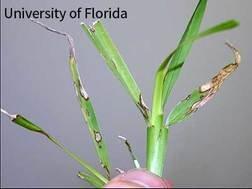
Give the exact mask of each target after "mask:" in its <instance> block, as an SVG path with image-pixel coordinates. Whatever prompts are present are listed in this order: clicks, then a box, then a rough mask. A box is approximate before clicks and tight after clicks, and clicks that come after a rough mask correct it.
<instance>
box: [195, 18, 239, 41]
mask: <svg viewBox="0 0 252 189" xmlns="http://www.w3.org/2000/svg"><path fill="white" fill-rule="evenodd" d="M237 26H239V22H238V21H236V20H227V21H225V22H222V23H220V24H218V25H216V26H213V27H211V28H209V29H206V30H205V31H202V32H200V33H199V34H198V35H197V38H202V37H206V36H209V35H212V34H214V33H219V32H221V31H225V30H230V29H233V28H236V27H237Z"/></svg>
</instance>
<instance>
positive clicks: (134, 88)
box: [81, 20, 149, 123]
mask: <svg viewBox="0 0 252 189" xmlns="http://www.w3.org/2000/svg"><path fill="white" fill-rule="evenodd" d="M81 27H82V29H83V31H84V32H85V33H86V34H87V35H88V37H89V39H90V40H91V41H92V43H93V44H94V46H95V47H96V48H97V50H98V51H99V53H100V54H101V56H102V57H103V58H104V60H105V62H106V64H107V66H108V67H109V68H110V70H111V71H112V73H113V74H114V75H115V76H116V78H117V79H118V80H119V81H120V82H121V84H122V85H123V87H124V88H125V89H126V90H127V91H128V93H129V94H130V96H131V98H132V100H133V101H134V103H135V104H136V106H137V107H138V108H139V110H140V111H141V113H142V114H143V116H144V118H145V120H146V122H147V123H148V119H149V110H148V107H147V106H146V105H145V103H144V101H143V97H142V94H141V91H140V89H139V87H138V85H137V83H136V81H135V80H134V78H133V76H132V74H131V73H130V71H129V69H128V66H127V65H126V63H125V62H124V60H123V58H122V56H121V54H120V53H119V51H118V49H117V47H116V46H115V44H114V43H113V41H112V39H111V37H110V36H109V34H108V32H107V31H106V29H105V27H104V26H103V24H102V23H101V22H100V21H99V20H98V21H96V22H95V23H94V24H93V25H92V26H87V25H86V24H84V23H81Z"/></svg>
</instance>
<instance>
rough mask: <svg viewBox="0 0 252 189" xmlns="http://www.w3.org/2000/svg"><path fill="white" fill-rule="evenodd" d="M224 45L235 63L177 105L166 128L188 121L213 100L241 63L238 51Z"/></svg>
mask: <svg viewBox="0 0 252 189" xmlns="http://www.w3.org/2000/svg"><path fill="white" fill-rule="evenodd" d="M226 44H227V45H228V47H230V48H231V49H232V50H233V52H234V55H235V62H234V63H231V64H228V65H226V66H225V67H224V68H222V69H221V70H220V71H219V73H218V74H217V75H215V76H214V77H213V78H212V79H211V80H210V81H209V82H207V83H205V84H204V85H201V86H200V87H199V88H198V89H195V90H194V91H193V92H192V93H191V94H190V95H188V96H187V97H186V98H185V99H184V100H182V101H181V102H180V103H178V104H177V105H176V106H175V107H174V108H173V109H172V111H171V113H170V114H169V116H168V118H167V121H166V125H167V126H171V125H174V124H176V123H179V122H182V121H184V120H186V119H188V118H189V117H190V116H191V114H192V113H193V112H195V111H197V110H198V109H199V108H200V107H202V106H203V105H205V104H206V103H207V102H208V101H209V100H210V99H212V98H213V96H214V95H215V94H216V92H217V91H218V90H219V89H220V87H221V85H222V84H223V82H224V80H225V79H226V78H227V77H228V76H229V75H230V74H232V73H233V72H234V71H235V70H236V69H237V68H238V66H239V64H240V62H241V57H240V54H239V52H238V50H237V49H236V48H234V47H233V46H232V45H231V44H229V43H226Z"/></svg>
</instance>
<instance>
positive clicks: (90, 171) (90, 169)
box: [1, 109, 108, 184]
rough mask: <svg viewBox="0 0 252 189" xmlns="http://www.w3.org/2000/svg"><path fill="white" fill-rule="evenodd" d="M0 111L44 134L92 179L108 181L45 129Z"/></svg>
mask: <svg viewBox="0 0 252 189" xmlns="http://www.w3.org/2000/svg"><path fill="white" fill-rule="evenodd" d="M1 112H2V113H4V114H5V115H7V116H8V117H9V118H10V119H11V121H12V122H14V123H16V124H17V125H19V126H21V127H23V128H25V129H27V130H29V131H32V132H36V133H40V134H42V135H44V136H46V137H47V138H48V139H49V140H50V141H51V142H53V143H54V144H56V145H57V146H58V147H59V148H60V149H62V150H63V151H64V152H65V153H66V154H67V155H68V156H70V157H71V158H72V159H74V160H75V161H77V162H78V163H79V164H80V165H81V166H82V167H83V168H84V169H85V170H86V171H88V173H89V174H90V175H92V177H93V179H94V180H95V181H96V182H101V183H104V184H105V183H107V182H108V180H107V179H106V178H105V177H104V176H102V175H101V174H100V173H99V172H98V171H97V170H95V169H94V168H93V167H92V166H91V165H89V164H88V163H87V162H85V161H84V160H82V159H81V158H79V157H78V156H77V155H75V154H74V153H72V152H71V151H69V150H68V149H67V148H65V147H64V146H63V145H62V144H61V143H60V142H58V140H57V139H56V138H54V137H53V136H52V135H50V134H48V133H47V132H46V131H44V130H43V129H42V128H41V127H39V126H38V125H37V124H34V123H33V122H31V121H30V120H28V119H27V118H25V117H24V116H22V115H19V114H14V115H12V114H9V113H8V112H6V111H5V110H3V109H1Z"/></svg>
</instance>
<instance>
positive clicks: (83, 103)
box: [32, 20, 110, 178]
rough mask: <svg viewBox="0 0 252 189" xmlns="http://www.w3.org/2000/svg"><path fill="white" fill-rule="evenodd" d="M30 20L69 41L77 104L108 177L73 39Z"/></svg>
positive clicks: (105, 161) (105, 156) (106, 161)
mask: <svg viewBox="0 0 252 189" xmlns="http://www.w3.org/2000/svg"><path fill="white" fill-rule="evenodd" d="M32 21H33V22H34V23H36V24H38V25H40V26H41V27H43V28H44V29H46V30H48V31H51V32H54V33H56V34H59V35H62V36H64V37H66V39H67V41H68V43H69V61H68V63H69V68H70V72H71V78H72V81H73V84H74V88H75V92H76V95H77V98H78V100H79V104H80V108H81V111H82V114H83V117H84V119H85V121H86V123H87V125H88V129H89V132H90V135H91V137H92V140H93V143H94V145H95V148H96V152H97V155H98V157H99V159H100V163H101V165H102V167H103V168H104V169H105V171H106V173H107V177H108V178H109V177H110V161H109V157H108V152H107V148H106V145H105V142H104V140H103V138H102V135H101V132H100V126H99V123H98V121H97V119H96V115H95V111H94V108H93V106H92V103H91V100H90V98H89V96H88V94H87V92H86V90H85V89H84V86H83V84H82V82H81V79H80V74H79V71H78V67H77V61H76V56H75V49H74V43H73V39H72V37H71V36H70V35H69V34H67V33H65V32H61V31H57V30H55V29H53V28H50V27H48V26H46V25H44V24H43V23H41V22H39V21H35V20H32Z"/></svg>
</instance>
